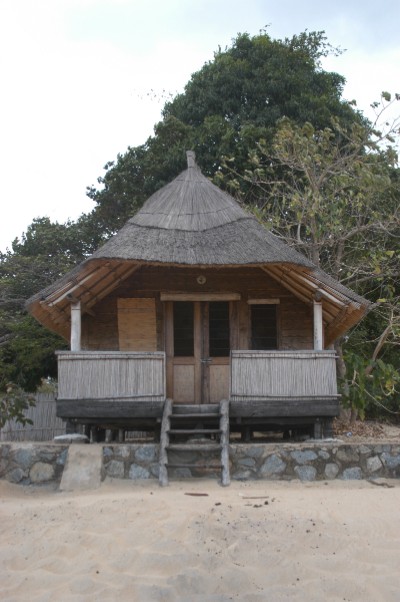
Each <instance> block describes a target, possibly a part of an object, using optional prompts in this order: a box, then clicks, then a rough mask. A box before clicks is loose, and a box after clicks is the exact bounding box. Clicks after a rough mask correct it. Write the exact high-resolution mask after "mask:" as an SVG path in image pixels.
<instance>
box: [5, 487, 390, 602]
mask: <svg viewBox="0 0 400 602" xmlns="http://www.w3.org/2000/svg"><path fill="white" fill-rule="evenodd" d="M399 507H400V483H399V482H396V481H385V482H383V486H377V485H374V484H371V483H369V482H365V481H353V482H343V481H332V482H329V483H328V482H326V483H325V482H321V483H300V482H271V481H263V482H260V481H258V482H246V483H245V482H234V483H232V484H231V486H230V487H227V488H222V487H220V486H219V485H218V484H217V483H216V482H215V481H212V480H196V481H193V480H191V481H180V482H175V483H172V484H171V485H170V486H169V487H167V488H163V489H162V488H159V487H158V485H157V483H155V482H154V481H153V482H148V481H147V482H141V483H140V484H138V483H133V482H130V481H106V482H105V483H103V484H102V485H101V487H100V488H99V489H97V490H93V491H85V492H81V493H77V492H73V493H67V492H59V491H56V490H51V489H44V488H32V487H22V486H17V485H11V484H10V483H7V482H4V481H0V521H1V522H0V525H1V527H0V534H1V538H0V572H1V573H0V574H1V582H0V599H1V600H2V601H4V602H12V601H22V600H23V601H27V600H29V601H40V602H45V601H54V600H57V601H58V602H64V601H86V600H88V601H92V600H93V601H95V600H96V601H97V600H102V601H114V600H115V601H116V600H118V601H125V600H126V601H135V602H136V601H138V602H152V601H163V602H175V601H182V602H183V601H185V602H187V601H191V600H196V601H197V600H198V601H206V602H211V601H213V602H214V601H215V602H217V601H218V602H225V601H228V600H243V601H245V602H253V601H264V600H268V601H273V602H275V601H279V600H306V601H307V602H312V601H318V602H319V601H321V600H341V601H348V602H350V601H351V602H354V601H360V602H361V601H362V602H367V601H371V602H372V601H373V602H378V601H382V602H390V601H393V602H394V601H398V600H399V599H400V579H399V577H400V520H399Z"/></svg>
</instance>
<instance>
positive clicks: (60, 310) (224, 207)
mask: <svg viewBox="0 0 400 602" xmlns="http://www.w3.org/2000/svg"><path fill="white" fill-rule="evenodd" d="M149 264H150V265H151V264H153V265H154V264H158V265H160V264H161V265H168V266H171V265H174V266H181V267H184V266H197V267H207V268H213V267H215V268H218V267H222V266H224V267H237V266H252V267H254V266H258V267H260V268H262V269H264V270H265V271H266V272H268V273H269V274H270V276H271V277H273V278H274V279H276V280H278V281H279V282H281V283H282V284H283V285H284V286H285V287H286V288H288V289H289V290H291V291H292V292H293V293H294V294H295V295H296V296H298V297H299V298H301V299H302V300H304V301H305V302H312V300H313V298H314V294H315V292H316V291H317V290H318V291H319V292H320V294H322V296H324V299H325V301H326V302H325V303H324V312H325V316H324V318H325V321H326V323H328V324H332V328H331V331H332V333H331V335H332V337H336V336H339V335H340V334H342V333H343V332H344V331H345V330H347V329H348V328H349V327H350V326H352V325H353V324H355V323H356V322H357V321H358V320H359V319H360V318H361V317H362V316H363V315H364V313H365V312H366V310H367V309H368V306H369V304H368V302H367V301H366V300H365V299H363V298H362V297H360V296H358V295H356V294H355V293H354V292H353V291H351V290H349V289H348V288H346V287H344V286H342V285H340V284H339V283H338V282H336V281H335V280H333V279H332V278H330V277H329V276H328V275H327V274H325V273H324V272H323V271H322V270H319V269H318V268H316V267H315V265H314V264H313V263H312V262H310V261H309V260H308V259H307V258H306V257H305V256H304V255H302V254H300V253H298V252H297V251H295V250H294V249H292V248H290V247H289V246H287V245H286V244H285V243H283V242H282V241H281V240H280V239H279V238H277V237H276V236H274V235H273V234H271V233H270V232H268V231H267V230H266V229H265V228H264V227H263V226H262V225H261V224H259V223H258V222H257V220H256V219H255V218H254V217H253V216H250V215H249V214H247V213H246V212H245V211H244V210H243V209H242V208H241V207H240V206H239V204H238V203H237V202H236V201H235V199H233V198H232V197H231V196H230V195H229V194H227V193H226V192H224V191H222V190H221V189H220V188H218V187H217V186H215V185H214V184H212V183H211V182H210V181H209V180H208V179H207V178H206V177H205V176H204V175H203V174H202V173H201V171H200V169H199V167H198V166H197V165H196V163H195V160H194V153H193V152H191V151H189V152H188V168H187V169H186V170H185V171H183V172H182V173H181V174H180V175H179V176H178V177H177V178H175V179H174V180H173V181H172V182H170V183H169V184H168V185H166V186H164V187H163V188H162V189H160V190H158V191H157V192H156V193H155V194H153V195H152V196H151V197H150V198H149V199H148V200H147V201H146V203H145V204H144V205H143V207H142V209H141V210H140V211H139V212H138V213H137V214H136V215H135V216H134V217H132V218H131V219H130V220H129V221H128V222H127V223H126V224H125V226H124V227H123V228H122V229H121V230H120V231H119V232H118V233H117V234H116V235H115V236H113V237H112V238H111V239H110V240H109V241H108V242H106V243H105V244H104V245H103V246H102V247H100V248H99V249H98V250H97V251H96V252H95V253H94V254H93V255H92V256H91V257H90V258H88V259H87V260H85V261H84V262H82V263H81V264H80V265H79V266H77V267H76V268H75V269H74V270H72V271H71V272H69V273H68V274H66V275H65V276H64V277H63V278H61V279H59V280H58V281H57V282H55V283H54V284H53V285H51V286H49V287H48V288H46V289H44V290H42V291H40V292H39V293H38V294H37V295H34V296H33V297H31V298H30V299H29V300H28V302H27V308H28V310H29V311H30V312H31V313H32V315H33V316H34V317H36V318H37V319H38V320H39V321H40V322H42V323H43V324H44V325H45V326H47V327H48V328H50V329H52V330H55V331H56V332H59V333H60V334H62V335H63V336H68V329H69V303H70V299H71V296H73V298H74V299H79V300H81V301H82V302H83V303H84V307H85V308H86V309H90V307H91V306H93V305H94V304H95V303H97V302H98V301H99V300H100V299H101V298H103V297H105V296H106V295H107V294H109V293H110V292H111V291H112V290H113V289H114V288H115V287H116V286H118V284H119V283H120V282H121V281H123V280H124V279H125V278H127V277H128V276H130V275H131V274H132V273H133V272H134V271H135V270H136V269H137V268H138V267H140V266H141V265H149Z"/></svg>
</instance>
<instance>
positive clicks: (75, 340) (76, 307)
mask: <svg viewBox="0 0 400 602" xmlns="http://www.w3.org/2000/svg"><path fill="white" fill-rule="evenodd" d="M80 350H81V302H80V301H76V302H74V303H71V351H80Z"/></svg>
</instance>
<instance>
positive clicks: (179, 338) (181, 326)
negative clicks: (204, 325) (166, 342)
mask: <svg viewBox="0 0 400 602" xmlns="http://www.w3.org/2000/svg"><path fill="white" fill-rule="evenodd" d="M193 319H194V305H193V303H191V302H190V301H175V303H174V355H175V356H176V357H185V356H188V357H193V355H194V335H193Z"/></svg>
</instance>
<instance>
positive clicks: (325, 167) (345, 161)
mask: <svg viewBox="0 0 400 602" xmlns="http://www.w3.org/2000/svg"><path fill="white" fill-rule="evenodd" d="M382 98H383V102H384V104H385V103H390V102H391V98H390V95H389V94H387V93H383V95H382ZM398 99H399V97H398V96H396V97H395V101H396V100H398ZM376 125H377V124H368V123H360V122H357V121H356V122H353V123H352V124H351V125H346V124H345V125H343V124H342V123H341V122H340V121H339V120H338V119H337V118H333V119H332V125H331V127H325V128H324V129H322V130H321V129H320V130H318V129H316V128H315V127H314V126H313V125H312V124H311V123H308V122H307V123H305V124H304V125H302V126H299V125H297V124H295V123H293V122H292V121H291V120H289V119H287V118H284V119H282V120H280V122H279V125H278V129H277V132H276V135H275V137H274V140H273V143H272V145H269V144H268V143H267V142H266V141H264V140H261V141H260V142H259V143H258V146H257V149H255V150H254V151H253V152H252V153H251V161H252V164H253V168H252V169H250V170H247V172H246V173H245V176H244V177H245V179H246V181H247V182H249V183H250V184H251V186H252V187H253V188H254V189H255V192H254V193H253V197H254V198H256V202H255V206H254V210H255V213H256V215H257V216H258V217H259V218H260V219H261V220H262V221H263V222H264V223H265V224H266V226H267V227H269V228H270V229H272V230H273V231H275V233H277V234H278V235H279V236H281V237H283V238H285V240H286V241H287V242H288V243H289V244H291V245H292V246H295V247H297V248H298V249H299V250H301V251H303V252H304V253H306V254H307V255H308V256H309V257H310V259H312V261H313V262H314V263H315V264H316V265H317V266H319V265H321V266H322V267H323V268H324V269H325V270H326V271H327V272H328V273H330V274H331V275H333V276H334V277H335V278H336V279H337V280H339V281H340V282H342V283H344V284H346V285H348V286H350V287H352V288H354V289H355V290H357V291H358V292H359V293H360V294H364V295H366V296H368V297H369V298H370V300H371V301H373V302H375V303H378V304H379V313H378V315H375V317H374V320H373V322H371V324H372V323H373V325H374V328H373V329H372V330H371V329H370V331H369V335H370V340H371V343H370V344H366V342H365V340H364V350H363V353H361V354H360V350H357V352H356V351H355V349H354V348H353V349H352V348H351V347H348V350H347V353H346V359H347V361H348V363H349V366H350V370H349V372H350V374H349V375H348V376H349V378H347V379H345V365H344V362H339V366H341V367H342V370H341V372H340V375H341V377H342V379H343V380H344V391H345V393H346V395H347V398H348V399H349V401H350V403H351V404H352V406H353V408H354V409H356V408H358V410H361V411H364V409H365V406H366V403H367V401H368V399H367V397H368V396H369V398H370V399H375V400H378V397H379V398H380V399H383V397H382V396H384V397H385V396H386V397H388V396H390V395H392V396H397V399H398V401H400V399H399V397H398V395H399V392H398V390H397V389H396V387H397V385H398V384H400V371H399V370H398V368H395V367H394V366H393V365H392V364H391V363H390V359H391V358H390V356H391V353H390V352H389V353H387V360H389V362H388V361H386V362H383V360H382V359H380V357H379V356H380V354H381V353H382V350H383V348H384V346H385V344H386V343H389V342H390V343H391V344H392V345H394V346H396V347H397V349H398V347H399V346H400V311H399V299H400V296H399V293H400V291H399V288H398V276H399V274H400V252H399V249H398V237H399V233H400V207H399V201H398V199H399V193H400V188H399V172H398V169H397V155H396V152H395V150H394V146H393V142H394V141H395V140H394V138H393V136H398V134H399V131H400V130H399V122H398V121H397V122H396V121H395V122H394V123H392V124H391V125H390V126H389V128H388V129H387V130H386V131H383V132H382V131H379V130H377V128H376ZM229 163H230V162H229V161H228V162H227V166H229ZM235 175H236V176H237V174H235ZM378 325H379V328H380V329H381V330H380V331H377V326H378ZM373 331H374V332H373ZM337 351H338V353H339V356H340V357H342V355H343V350H342V344H341V342H340V341H338V342H337ZM360 366H363V367H362V369H360ZM355 375H356V376H355ZM368 384H370V385H371V386H370V390H368V387H367V385H368Z"/></svg>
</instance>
